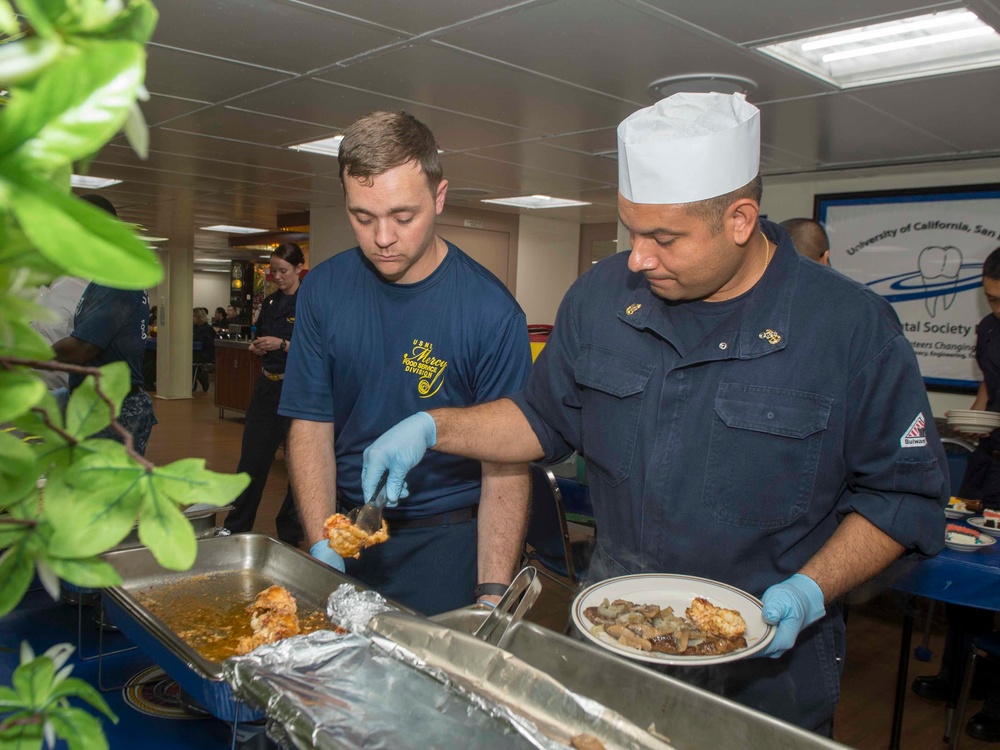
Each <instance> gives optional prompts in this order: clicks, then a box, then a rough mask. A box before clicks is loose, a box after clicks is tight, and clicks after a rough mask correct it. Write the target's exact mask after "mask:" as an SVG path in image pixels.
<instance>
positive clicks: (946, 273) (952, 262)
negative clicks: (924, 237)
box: [919, 245, 962, 318]
mask: <svg viewBox="0 0 1000 750" xmlns="http://www.w3.org/2000/svg"><path fill="white" fill-rule="evenodd" d="M919 263H920V275H921V276H922V277H923V282H924V286H925V287H927V288H928V289H929V288H930V287H931V286H933V287H936V288H938V289H940V290H941V293H940V294H937V295H934V296H931V297H925V298H924V306H925V307H926V308H927V314H928V315H930V316H931V317H932V318H933V317H934V316H935V315H936V314H937V304H938V297H940V298H941V303H942V304H943V305H944V309H945V310H947V309H948V308H949V307H951V303H952V302H954V301H955V293H956V287H957V286H958V272H959V271H961V270H962V251H961V250H959V249H958V248H957V247H952V246H951V245H949V246H948V247H937V246H935V245H932V246H931V247H925V248H924V249H923V250H921V251H920V261H919Z"/></svg>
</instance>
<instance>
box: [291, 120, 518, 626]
mask: <svg viewBox="0 0 1000 750" xmlns="http://www.w3.org/2000/svg"><path fill="white" fill-rule="evenodd" d="M339 159H340V179H341V182H342V183H343V185H344V196H345V199H346V203H347V214H348V218H349V219H350V222H351V227H352V229H353V230H354V234H355V237H356V238H357V241H358V247H355V248H354V249H352V250H348V251H347V252H343V253H339V254H338V255H335V256H334V257H332V258H330V259H329V260H327V261H324V262H323V263H320V264H319V265H318V266H317V267H316V268H315V269H313V270H312V271H311V272H310V273H309V276H308V277H307V278H306V279H305V281H304V282H303V284H302V294H301V299H300V302H299V305H300V306H299V327H298V333H297V338H296V349H295V351H294V352H293V354H292V356H291V357H290V360H289V369H288V378H287V380H286V382H285V392H284V393H283V394H282V397H281V407H280V412H281V413H282V414H284V415H286V416H288V417H291V418H292V427H291V431H290V433H289V454H290V459H291V468H292V482H293V484H294V487H295V496H296V498H297V500H298V502H299V508H300V512H301V514H302V520H303V522H304V524H305V527H306V534H307V537H308V540H309V543H310V544H311V545H312V549H311V551H312V554H313V555H315V556H316V557H318V558H319V559H320V560H322V561H324V562H326V563H328V564H331V565H333V566H334V567H338V568H340V569H341V570H343V569H344V561H343V560H341V558H340V557H339V556H338V555H337V554H336V553H335V552H334V551H333V550H332V549H330V547H329V545H328V544H327V541H326V539H324V538H323V523H324V521H325V519H326V518H327V517H328V516H330V515H331V514H333V513H334V512H335V510H336V507H335V504H334V498H335V497H336V499H337V502H338V503H339V506H340V510H341V512H343V513H347V512H348V511H349V510H350V509H351V508H356V507H358V506H359V505H361V503H362V502H363V497H362V494H361V481H362V476H361V463H362V453H363V451H364V449H365V448H366V447H367V446H368V444H369V443H370V442H371V441H372V440H374V439H375V438H376V437H377V436H378V435H379V434H380V433H381V432H382V431H383V430H385V429H387V428H388V427H390V426H391V425H392V424H394V423H395V422H397V421H399V420H400V419H401V418H402V417H404V416H406V415H407V414H410V413H412V412H413V411H414V410H416V409H419V408H421V406H426V405H439V406H459V405H467V404H474V403H479V402H483V401H489V400H491V399H494V398H498V397H499V396H503V395H506V394H509V393H514V392H516V391H517V390H519V389H520V388H521V387H522V386H523V384H524V381H525V378H526V377H527V374H528V371H529V370H530V367H531V349H530V346H529V342H528V327H527V322H526V320H525V317H524V313H523V312H522V311H521V308H520V307H519V306H518V304H517V302H516V301H515V300H514V297H513V296H512V295H511V293H510V292H509V291H508V290H507V288H506V287H505V286H504V285H503V284H502V283H501V282H500V281H499V280H498V279H497V278H496V277H495V276H494V275H493V274H492V273H490V272H489V271H488V270H486V269H485V268H483V267H482V266H481V265H479V264H478V263H476V262H475V261H474V260H472V259H471V258H470V257H469V256H468V255H466V254H465V253H463V252H462V251H461V250H459V249H458V248H457V247H455V246H454V245H452V244H451V243H449V242H446V241H445V240H444V239H442V238H441V237H440V236H438V235H437V233H436V230H435V222H436V217H437V216H438V215H439V214H440V213H441V211H442V210H443V209H444V203H445V194H446V192H447V189H448V182H447V180H444V179H442V173H441V161H440V158H439V157H438V147H437V143H436V142H435V140H434V135H433V134H432V133H431V131H430V130H429V129H428V128H427V126H426V125H424V124H423V123H422V122H420V121H419V120H417V119H416V118H414V117H413V116H412V115H409V114H407V113H406V112H374V113H371V114H369V115H366V116H365V117H362V118H361V119H359V120H357V121H356V122H354V123H353V124H352V125H351V126H350V127H348V129H347V130H346V131H345V133H344V140H343V141H342V142H341V144H340V156H339ZM377 481H378V480H377V479H376V482H377ZM399 495H400V493H399V492H398V491H397V492H396V493H395V495H394V496H395V497H398V496H399ZM527 509H528V469H527V466H526V465H518V466H506V465H501V464H497V463H493V462H489V461H484V462H480V461H470V460H467V459H461V458H455V457H452V456H445V455H438V456H435V459H434V460H432V461H428V462H427V464H426V465H424V466H422V467H421V469H420V471H415V472H414V473H413V474H412V475H411V477H410V479H409V495H408V497H407V499H406V502H404V503H401V504H400V505H399V507H397V508H395V509H390V510H388V511H387V512H386V514H385V515H386V520H387V522H388V526H389V530H390V538H389V540H388V541H387V542H385V543H383V544H379V545H377V546H375V547H372V548H370V549H367V550H365V551H364V553H363V554H362V555H361V557H360V559H359V560H353V559H351V560H348V561H347V563H346V568H347V573H348V574H350V575H352V576H354V577H356V578H358V579H360V580H361V581H363V582H364V583H366V584H367V585H369V586H371V587H373V588H375V589H377V590H378V591H380V592H381V593H382V594H383V595H385V596H387V597H389V598H391V599H394V600H396V601H398V602H400V603H402V604H405V605H408V606H410V607H412V608H414V609H416V610H418V611H420V612H423V613H424V614H428V615H431V614H437V613H439V612H444V611H446V610H450V609H455V608H457V607H461V606H464V605H468V604H472V603H473V602H474V601H476V600H477V599H480V600H486V601H492V602H495V601H497V600H498V599H499V595H500V594H502V593H503V592H504V591H505V590H506V588H507V585H508V584H509V583H510V581H511V580H512V578H513V575H514V573H515V571H516V569H517V565H518V563H519V561H520V557H521V553H522V551H523V546H524V529H525V523H526V518H527Z"/></svg>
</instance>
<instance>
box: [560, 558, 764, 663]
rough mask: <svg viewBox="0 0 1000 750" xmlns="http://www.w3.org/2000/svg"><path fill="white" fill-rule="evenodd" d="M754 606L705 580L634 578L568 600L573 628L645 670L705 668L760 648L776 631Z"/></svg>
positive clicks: (613, 580) (733, 589) (722, 585)
mask: <svg viewBox="0 0 1000 750" xmlns="http://www.w3.org/2000/svg"><path fill="white" fill-rule="evenodd" d="M763 606H764V605H763V604H761V602H760V600H759V599H757V598H756V597H754V596H751V595H750V594H748V593H746V592H745V591H741V590H740V589H738V588H736V587H735V586H729V585H727V584H725V583H719V582H718V581H712V580H710V579H708V578H698V577H695V576H684V575H671V574H655V573H653V574H640V575H631V576H621V577H619V578H610V579H608V580H606V581H601V582H600V583H596V584H594V585H593V586H591V587H589V588H587V589H584V590H583V591H581V592H580V593H579V594H578V595H577V597H576V599H575V600H574V602H573V609H572V616H573V623H574V624H575V625H576V627H577V629H578V630H579V631H580V632H581V633H583V635H584V637H585V638H587V639H588V640H590V641H592V642H593V643H596V644H597V645H598V646H601V647H602V648H605V649H607V650H609V651H612V652H613V653H616V654H619V655H620V656H625V657H628V658H630V659H636V660H638V661H644V662H648V663H650V664H669V665H674V666H707V665H711V664H722V663H725V662H729V661H736V660H738V659H745V658H746V657H748V656H751V655H753V654H756V653H758V652H759V651H761V650H763V649H764V648H765V647H766V646H767V644H768V643H770V642H771V639H773V638H774V634H775V632H776V628H775V626H773V625H769V624H768V623H766V622H764V618H763V616H762V611H763Z"/></svg>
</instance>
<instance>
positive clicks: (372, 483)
mask: <svg viewBox="0 0 1000 750" xmlns="http://www.w3.org/2000/svg"><path fill="white" fill-rule="evenodd" d="M436 442H437V425H435V424H434V418H433V417H431V415H430V414H428V413H427V412H425V411H421V412H417V413H416V414H414V415H413V416H412V417H407V418H406V419H404V420H403V421H402V422H400V423H399V424H397V425H396V426H395V427H392V428H390V429H389V430H386V432H384V433H383V434H382V436H381V437H379V438H378V440H376V441H375V442H374V443H372V444H371V445H369V446H368V447H367V448H365V454H364V466H363V467H362V469H361V489H362V491H363V492H364V493H365V502H368V501H369V500H371V499H372V496H374V494H375V488H376V487H377V486H378V481H379V479H381V478H382V474H383V473H385V471H386V469H388V470H389V479H388V481H387V482H386V483H385V494H386V498H387V499H388V502H387V503H386V504H387V505H388V506H389V507H390V508H395V507H396V505H397V503H398V502H399V499H400V498H403V497H406V496H407V495H408V494H409V492H408V491H407V489H406V482H405V481H403V480H404V479H406V473H407V472H408V471H409V470H410V469H412V468H413V467H414V466H416V465H417V464H418V463H420V459H422V458H423V457H424V453H426V452H427V449H428V448H433V447H434V444H435V443H436Z"/></svg>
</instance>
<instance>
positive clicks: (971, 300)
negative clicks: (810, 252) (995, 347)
mask: <svg viewBox="0 0 1000 750" xmlns="http://www.w3.org/2000/svg"><path fill="white" fill-rule="evenodd" d="M814 215H815V216H816V218H817V220H818V221H820V222H822V223H823V225H824V226H825V227H826V230H827V232H828V234H829V235H830V265H832V266H833V267H834V268H835V269H836V270H838V271H840V272H841V273H843V274H846V275H847V276H849V277H851V278H852V279H855V280H857V281H860V282H861V283H862V284H867V285H868V286H869V287H871V289H872V290H873V291H874V292H877V293H878V294H880V295H882V296H883V297H885V299H887V300H888V301H889V302H890V303H892V306H893V307H894V308H895V310H896V314H897V315H898V316H899V319H900V321H901V322H902V324H903V330H904V331H905V333H906V336H907V338H908V339H909V340H910V342H911V343H912V344H913V349H914V351H915V352H916V354H917V360H918V361H919V363H920V371H921V373H922V374H923V376H924V379H925V381H926V382H927V383H928V384H929V385H943V386H957V387H969V388H972V387H975V386H977V385H978V383H979V381H980V380H981V379H982V373H980V371H979V368H978V367H977V366H976V360H975V354H974V349H975V344H976V324H977V323H978V322H979V321H980V320H982V318H983V317H984V316H985V315H986V314H988V313H989V307H987V305H986V299H985V297H984V296H983V292H982V271H983V261H984V260H985V259H986V256H987V255H989V254H990V253H991V252H992V251H993V250H995V249H996V248H997V247H1000V185H975V186H965V187H956V188H935V189H926V190H906V191H902V190H893V191H880V192H870V193H838V194H828V195H817V196H816V198H815V204H814Z"/></svg>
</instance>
